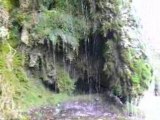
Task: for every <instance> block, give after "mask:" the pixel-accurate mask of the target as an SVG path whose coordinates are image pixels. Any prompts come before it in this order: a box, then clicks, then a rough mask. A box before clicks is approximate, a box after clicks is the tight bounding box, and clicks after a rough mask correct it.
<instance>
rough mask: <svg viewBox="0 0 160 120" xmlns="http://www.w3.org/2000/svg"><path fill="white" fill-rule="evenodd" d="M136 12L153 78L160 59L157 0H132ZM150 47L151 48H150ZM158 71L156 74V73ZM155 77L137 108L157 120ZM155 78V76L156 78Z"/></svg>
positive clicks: (159, 108)
mask: <svg viewBox="0 0 160 120" xmlns="http://www.w3.org/2000/svg"><path fill="white" fill-rule="evenodd" d="M133 3H134V6H135V9H136V12H137V13H136V14H138V15H139V17H140V19H141V24H142V26H143V31H142V35H143V39H144V42H145V43H146V45H147V49H148V50H147V52H148V56H149V59H150V62H151V64H152V65H153V69H154V75H155V78H156V77H157V75H158V74H159V72H158V71H159V70H160V68H158V67H157V66H159V65H160V59H159V58H158V57H157V56H159V55H160V47H159V45H160V40H159V33H160V24H159V21H160V16H159V4H160V1H159V0H145V1H144V0H134V1H133ZM151 48H152V49H151ZM157 73H158V74H157ZM155 78H154V80H153V82H152V83H151V85H150V87H149V90H147V91H146V92H145V94H144V97H143V98H142V99H141V100H140V104H139V106H138V107H139V108H140V110H142V112H143V113H144V114H145V120H159V119H160V117H159V115H160V96H155V94H154V87H155ZM156 79H157V78H156Z"/></svg>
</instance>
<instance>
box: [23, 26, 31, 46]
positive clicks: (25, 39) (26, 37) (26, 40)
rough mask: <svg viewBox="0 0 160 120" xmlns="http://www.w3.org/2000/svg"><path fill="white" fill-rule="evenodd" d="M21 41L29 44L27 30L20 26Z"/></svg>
mask: <svg viewBox="0 0 160 120" xmlns="http://www.w3.org/2000/svg"><path fill="white" fill-rule="evenodd" d="M21 42H22V43H24V44H25V45H27V46H28V45H29V34H28V31H27V29H26V28H25V27H23V28H22V33H21Z"/></svg>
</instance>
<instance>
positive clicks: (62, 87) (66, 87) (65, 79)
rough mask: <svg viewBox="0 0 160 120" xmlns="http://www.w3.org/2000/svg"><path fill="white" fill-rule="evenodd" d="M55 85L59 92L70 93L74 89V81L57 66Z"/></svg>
mask: <svg viewBox="0 0 160 120" xmlns="http://www.w3.org/2000/svg"><path fill="white" fill-rule="evenodd" d="M57 85H58V89H59V91H60V92H61V93H69V94H70V93H72V92H73V90H74V81H73V80H72V79H71V78H70V76H69V73H68V72H67V71H65V70H64V69H63V68H61V67H57Z"/></svg>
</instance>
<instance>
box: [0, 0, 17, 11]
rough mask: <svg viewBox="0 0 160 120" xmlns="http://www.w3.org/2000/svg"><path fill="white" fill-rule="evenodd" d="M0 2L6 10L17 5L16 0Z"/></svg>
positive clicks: (0, 0)
mask: <svg viewBox="0 0 160 120" xmlns="http://www.w3.org/2000/svg"><path fill="white" fill-rule="evenodd" d="M0 4H1V5H2V6H3V7H4V8H6V9H7V10H9V11H10V10H12V9H13V8H15V7H18V6H19V1H18V0H0Z"/></svg>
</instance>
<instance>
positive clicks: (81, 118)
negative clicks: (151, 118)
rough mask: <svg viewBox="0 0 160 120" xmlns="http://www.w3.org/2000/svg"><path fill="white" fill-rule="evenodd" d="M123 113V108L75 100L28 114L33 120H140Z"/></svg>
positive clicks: (32, 110)
mask: <svg viewBox="0 0 160 120" xmlns="http://www.w3.org/2000/svg"><path fill="white" fill-rule="evenodd" d="M122 111H123V109H122V108H119V109H118V108H116V107H115V106H114V105H112V104H110V103H107V102H106V103H104V102H102V101H99V100H94V101H77V100H75V101H70V102H65V103H62V104H58V105H57V106H46V107H41V108H37V109H31V110H30V111H29V113H28V114H29V116H30V119H31V120H140V119H137V118H135V117H131V116H128V115H127V114H124V113H123V112H122ZM141 120H142V119H141Z"/></svg>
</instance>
